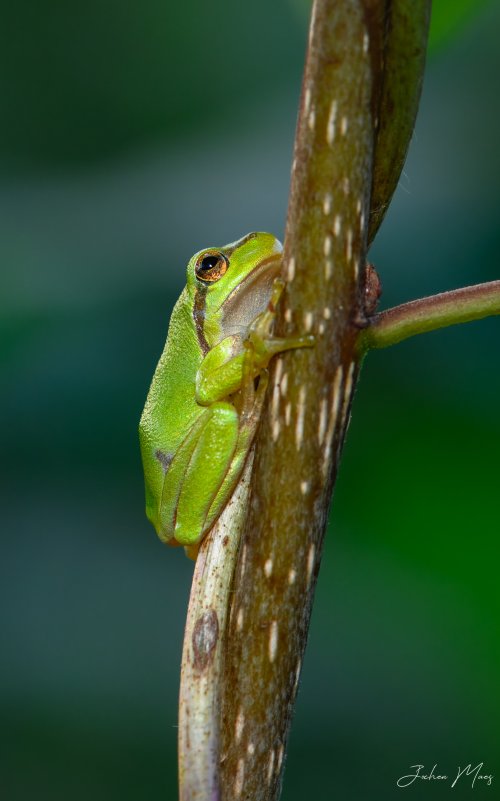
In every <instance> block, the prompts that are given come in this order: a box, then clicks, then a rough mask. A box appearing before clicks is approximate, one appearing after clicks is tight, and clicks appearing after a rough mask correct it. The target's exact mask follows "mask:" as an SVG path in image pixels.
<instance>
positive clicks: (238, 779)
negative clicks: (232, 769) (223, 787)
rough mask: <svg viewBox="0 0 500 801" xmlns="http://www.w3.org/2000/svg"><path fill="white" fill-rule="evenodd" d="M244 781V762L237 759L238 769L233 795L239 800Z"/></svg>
mask: <svg viewBox="0 0 500 801" xmlns="http://www.w3.org/2000/svg"><path fill="white" fill-rule="evenodd" d="M244 780H245V760H244V759H243V758H241V759H238V767H237V769H236V778H235V780H234V794H235V796H236V798H239V797H240V795H241V793H242V790H243V782H244Z"/></svg>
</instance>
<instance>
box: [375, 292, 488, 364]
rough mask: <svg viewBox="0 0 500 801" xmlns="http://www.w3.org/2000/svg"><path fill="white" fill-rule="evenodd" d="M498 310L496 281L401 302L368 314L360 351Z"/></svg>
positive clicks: (387, 344)
mask: <svg viewBox="0 0 500 801" xmlns="http://www.w3.org/2000/svg"><path fill="white" fill-rule="evenodd" d="M494 314H500V281H491V282H489V283H486V284H476V285H475V286H467V287H464V288H463V289H454V290H452V291H451V292H442V293H441V294H439V295H431V296H430V297H428V298H421V299H420V300H413V301H411V302H410V303H403V304H402V305H401V306H395V307H394V308H393V309H387V311H383V312H380V313H379V314H376V315H375V316H373V317H371V318H370V319H369V321H368V326H367V328H365V329H363V331H362V332H361V334H360V337H359V348H360V350H361V351H362V352H366V351H367V350H370V348H387V347H389V345H396V344H397V343H398V342H402V341H403V339H408V337H412V336H415V334H425V333H426V332H427V331H435V330H436V329H437V328H444V327H445V326H448V325H456V324H457V323H469V322H471V321H472V320H480V319H481V318H482V317H490V316H492V315H494Z"/></svg>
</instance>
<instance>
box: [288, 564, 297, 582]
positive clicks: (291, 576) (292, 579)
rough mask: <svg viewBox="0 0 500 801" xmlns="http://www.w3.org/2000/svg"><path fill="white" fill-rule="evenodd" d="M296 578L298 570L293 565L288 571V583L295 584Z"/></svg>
mask: <svg viewBox="0 0 500 801" xmlns="http://www.w3.org/2000/svg"><path fill="white" fill-rule="evenodd" d="M296 578H297V571H296V570H295V569H294V568H293V567H292V568H290V570H289V571H288V583H289V584H290V586H291V585H292V584H295V579H296Z"/></svg>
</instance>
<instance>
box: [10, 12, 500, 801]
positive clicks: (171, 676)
mask: <svg viewBox="0 0 500 801" xmlns="http://www.w3.org/2000/svg"><path fill="white" fill-rule="evenodd" d="M443 3H444V0H441V2H437V3H436V10H437V14H438V15H439V29H438V27H436V28H435V33H434V34H433V36H434V40H435V43H436V44H435V47H434V50H433V53H432V54H431V57H430V60H429V65H428V70H427V74H426V79H425V86H424V93H423V99H422V105H421V110H420V114H419V119H418V124H417V129H416V132H415V135H414V137H413V141H412V145H411V149H410V155H409V159H408V162H407V164H406V167H405V171H404V174H403V176H402V178H401V181H400V185H399V187H398V190H397V193H396V197H395V199H394V202H393V204H392V206H391V209H390V211H389V213H388V215H387V219H386V221H385V223H384V225H383V228H382V231H381V232H380V234H379V237H378V239H377V241H376V244H375V246H374V247H373V250H372V253H371V258H372V260H373V261H374V262H375V263H376V264H377V266H378V268H379V271H380V274H381V276H382V280H383V284H384V296H383V305H385V306H388V305H392V304H394V303H398V302H401V301H403V300H406V299H409V298H413V297H419V296H422V295H424V294H427V293H433V292H436V291H440V290H444V289H447V288H452V287H457V286H461V285H466V284H469V283H475V282H479V281H486V280H489V279H494V278H498V277H499V268H498V252H499V246H500V233H499V226H498V218H499V202H498V185H499V177H500V149H499V147H498V142H499V141H500V108H499V105H498V92H497V84H498V74H499V69H500V50H499V48H498V30H499V26H500V8H499V5H498V4H497V3H493V4H489V5H488V4H486V6H485V8H484V9H481V13H477V14H476V15H474V16H472V17H471V18H470V19H468V20H467V22H466V24H463V25H462V26H461V27H460V26H458V30H456V29H457V25H456V20H455V19H452V18H451V17H449V16H447V12H446V9H443ZM452 5H453V4H450V3H448V4H447V8H448V9H449V8H451V6H452ZM466 5H467V3H464V2H461V3H459V4H455V10H457V9H458V10H459V11H460V12H461V11H462V10H464V8H465V6H466ZM468 5H469V6H470V5H471V4H470V3H469V4H468ZM448 33H449V34H450V35H449V36H448V35H447V34H448ZM451 34H453V35H451ZM305 36H306V15H305V9H304V4H303V3H301V2H299V0H295V2H293V1H292V0H281V2H276V3H267V2H265V1H264V0H254V2H253V3H249V4H241V5H238V6H236V5H235V4H233V3H231V2H229V0H214V2H212V3H210V4H204V3H202V2H201V0H188V2H184V3H183V4H181V5H178V4H171V3H170V4H169V3H166V2H164V0H163V1H162V2H160V0H143V2H142V3H132V2H129V0H121V2H117V1H116V0H115V2H113V0H109V2H107V3H102V2H97V0H88V2H86V3H85V4H83V3H64V2H61V1H60V0H59V2H57V0H52V2H50V3H43V4H42V3H40V2H38V0H19V2H18V3H16V4H10V5H7V4H5V3H4V4H3V7H2V29H1V32H0V53H1V56H0V59H1V63H2V69H1V70H0V76H1V77H0V84H1V87H0V96H1V97H2V103H1V108H0V115H1V124H0V165H1V167H2V171H1V172H2V176H3V178H2V184H1V187H0V204H1V215H0V230H1V234H0V256H1V263H2V271H1V287H0V297H1V304H2V317H1V329H2V330H1V340H0V342H1V364H2V393H1V404H2V421H3V424H2V431H1V435H0V436H1V438H2V472H3V476H2V482H1V490H0V491H1V494H2V503H1V507H2V526H1V531H2V558H1V570H2V580H1V594H2V601H1V612H0V615H1V642H2V648H1V653H0V707H1V720H2V726H1V734H0V737H1V743H0V760H1V766H0V767H1V769H0V797H1V798H2V801H3V799H5V801H32V799H35V798H36V799H38V800H39V801H45V799H46V800H47V801H62V800H63V799H64V800H66V799H67V798H73V799H75V801H78V800H79V799H82V801H83V799H85V801H88V799H92V801H115V799H116V801H118V799H119V801H129V800H130V801H132V800H134V801H136V800H137V799H147V801H154V800H155V799H158V801H160V799H165V798H175V796H176V734H177V731H176V703H177V686H178V672H179V662H180V653H181V639H182V629H183V622H184V613H185V608H186V603H187V598H188V592H189V585H190V576H191V572H192V565H191V563H189V562H188V560H186V559H185V558H184V556H183V554H182V553H181V552H180V549H179V552H177V551H172V550H165V549H164V548H163V547H162V545H161V544H160V542H159V541H158V540H157V539H156V536H155V534H154V532H153V529H152V527H151V526H150V525H149V524H148V523H147V521H146V519H145V517H144V513H143V487H142V474H141V467H140V461H139V451H138V443H137V422H138V419H139V415H140V412H141V408H142V404H143V401H144V398H145V395H146V392H147V389H148V385H149V381H150V379H151V375H152V372H153V369H154V366H155V363H156V360H157V358H158V355H159V353H160V351H161V348H162V345H163V340H164V337H165V333H166V327H167V322H168V318H169V314H170V310H171V307H172V304H173V302H174V300H175V298H176V296H177V295H178V293H179V291H180V288H181V286H182V284H183V280H184V265H185V263H186V261H187V259H188V258H189V256H190V255H191V254H192V253H193V252H194V251H195V250H197V249H199V248H200V247H203V246H205V245H209V244H216V243H222V242H226V241H230V240H233V239H235V238H237V237H238V236H240V235H242V234H244V233H246V232H247V231H249V230H253V229H256V230H259V229H264V230H266V229H267V230H271V231H274V232H276V233H277V234H279V235H280V234H282V232H283V224H284V215H285V210H286V203H287V192H288V183H289V170H290V160H291V159H290V155H291V147H292V142H293V134H294V126H295V116H296V108H297V100H298V93H299V86H300V78H301V72H302V64H303V57H304V44H305ZM499 345H500V322H499V320H498V318H497V319H490V320H486V321H483V322H480V323H475V324H471V325H468V326H464V327H462V328H457V329H455V330H453V329H451V330H447V331H443V332H438V333H435V334H428V335H426V336H422V337H419V338H417V339H415V340H414V341H409V342H408V343H405V344H402V345H399V346H397V347H395V348H394V349H392V350H389V351H387V352H379V353H374V354H372V355H371V356H370V357H369V358H368V360H367V362H366V364H365V367H364V369H363V374H362V377H361V381H360V384H359V388H358V392H357V396H356V399H355V403H354V409H353V418H352V422H351V427H350V430H349V434H348V437H347V442H346V447H345V451H344V459H343V462H342V466H341V471H340V476H339V480H338V484H337V488H336V493H335V502H334V504H333V511H332V517H331V530H330V532H329V536H328V538H327V544H326V551H325V558H324V561H323V566H322V570H321V573H320V579H319V585H318V590H317V599H316V606H315V611H314V615H313V622H312V629H311V635H310V641H309V647H308V651H307V655H306V660H305V667H304V672H303V679H302V686H301V692H300V695H299V700H298V707H297V712H296V717H295V721H294V726H293V730H292V736H291V743H290V750H289V755H288V761H287V768H286V773H285V783H284V792H283V799H284V801H298V800H299V799H303V798H304V797H305V796H306V794H307V793H309V794H312V796H313V797H314V798H317V799H342V801H351V800H352V801H365V799H366V801H368V800H370V801H385V800H386V799H392V798H393V797H396V795H398V796H399V795H401V794H405V793H406V794H407V795H411V796H412V797H413V798H417V799H420V798H422V799H428V798H444V797H447V796H448V794H449V793H450V792H451V788H450V787H449V783H446V786H443V783H441V782H434V783H428V782H426V783H423V782H420V783H419V786H415V785H413V786H411V787H410V788H408V789H407V790H397V788H396V780H397V778H398V777H399V776H401V775H403V774H405V773H408V772H409V766H410V765H414V764H417V763H421V764H424V765H425V766H426V767H427V769H429V770H430V768H431V767H432V766H433V764H434V763H438V770H439V771H440V772H445V773H447V774H449V775H450V776H452V775H454V774H455V772H456V770H457V767H458V765H461V766H462V767H463V766H464V765H466V764H468V763H469V762H472V764H473V765H476V764H477V763H478V762H484V763H485V766H484V768H485V771H487V772H492V773H494V774H496V773H498V772H499V769H500V762H499V757H498V742H499V741H500V725H499V712H500V690H499V686H498V675H499V668H500V641H499V636H498V633H499V632H498V618H499V611H500V589H499V582H498V564H499V559H498V557H499V545H498V534H499V529H500V526H499V497H500V495H499V467H498V462H499V460H498V449H499V442H500V419H499V415H498V403H499V398H500V374H499V370H498V367H497V365H498V349H499ZM495 782H498V780H494V782H493V785H492V786H491V787H482V786H480V787H479V788H478V787H477V785H476V788H475V792H476V793H477V795H478V796H481V797H483V795H484V797H488V798H491V799H493V798H495V797H496V798H498V789H497V788H498V784H497V787H495ZM471 792H472V790H471V787H470V780H468V781H467V780H465V779H463V780H462V781H461V783H460V784H459V785H457V787H455V789H454V790H453V793H454V797H456V798H460V799H461V798H464V799H465V798H471V797H472V795H471Z"/></svg>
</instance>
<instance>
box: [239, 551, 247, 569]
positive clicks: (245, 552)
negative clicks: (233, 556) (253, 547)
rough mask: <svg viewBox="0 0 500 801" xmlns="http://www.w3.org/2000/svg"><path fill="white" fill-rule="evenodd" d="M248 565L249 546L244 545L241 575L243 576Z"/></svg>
mask: <svg viewBox="0 0 500 801" xmlns="http://www.w3.org/2000/svg"><path fill="white" fill-rule="evenodd" d="M246 566H247V546H246V545H243V548H242V549H241V567H240V576H241V577H243V576H244V574H245V568H246Z"/></svg>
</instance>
